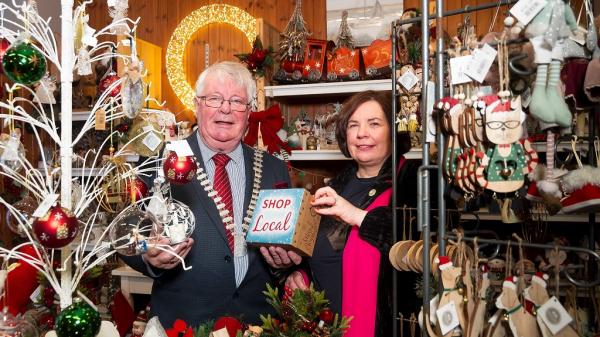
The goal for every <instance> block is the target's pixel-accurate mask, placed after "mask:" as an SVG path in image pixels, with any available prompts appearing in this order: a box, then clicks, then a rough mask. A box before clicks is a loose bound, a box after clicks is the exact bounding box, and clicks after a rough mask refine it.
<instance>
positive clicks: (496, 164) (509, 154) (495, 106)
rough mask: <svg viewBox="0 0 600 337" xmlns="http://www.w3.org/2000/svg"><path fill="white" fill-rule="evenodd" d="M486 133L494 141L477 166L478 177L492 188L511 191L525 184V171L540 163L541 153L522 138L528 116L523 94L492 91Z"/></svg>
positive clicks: (486, 120)
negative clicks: (511, 97)
mask: <svg viewBox="0 0 600 337" xmlns="http://www.w3.org/2000/svg"><path fill="white" fill-rule="evenodd" d="M483 100H484V101H485V102H486V106H487V107H486V109H485V111H486V112H485V135H486V138H487V140H488V141H489V142H490V143H492V144H494V145H493V146H491V147H489V149H488V150H487V152H486V153H485V154H484V155H483V158H482V160H481V165H480V166H479V167H478V168H477V181H478V182H479V184H480V185H481V186H482V187H483V188H485V189H488V190H491V191H494V192H498V193H511V192H515V191H517V190H518V189H519V188H521V187H522V186H523V183H524V178H525V175H526V174H528V173H529V172H530V171H531V170H533V169H534V168H535V167H536V166H537V162H538V157H537V153H536V152H535V151H534V150H533V148H532V147H531V144H530V143H529V141H528V140H527V139H523V140H520V138H521V136H522V134H523V129H522V121H523V120H524V118H523V117H524V116H523V110H522V109H521V98H520V97H517V98H516V99H514V100H508V99H507V98H506V97H499V96H496V95H490V96H486V97H484V98H483Z"/></svg>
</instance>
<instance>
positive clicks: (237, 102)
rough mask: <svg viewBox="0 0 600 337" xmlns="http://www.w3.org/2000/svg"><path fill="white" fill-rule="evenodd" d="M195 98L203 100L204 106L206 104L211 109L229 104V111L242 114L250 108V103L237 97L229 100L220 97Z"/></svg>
mask: <svg viewBox="0 0 600 337" xmlns="http://www.w3.org/2000/svg"><path fill="white" fill-rule="evenodd" d="M197 98H198V99H203V100H204V104H206V106H208V107H211V108H220V107H221V106H222V105H223V102H229V107H230V108H231V110H233V111H239V112H244V111H246V110H247V109H248V107H249V106H250V103H248V102H246V101H245V100H243V99H241V98H238V97H232V98H230V99H225V98H223V97H221V96H218V95H214V96H198V97H197Z"/></svg>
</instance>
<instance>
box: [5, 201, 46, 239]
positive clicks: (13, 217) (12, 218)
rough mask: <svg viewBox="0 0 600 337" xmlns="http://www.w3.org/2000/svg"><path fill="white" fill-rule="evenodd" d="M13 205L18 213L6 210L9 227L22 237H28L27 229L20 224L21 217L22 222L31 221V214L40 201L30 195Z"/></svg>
mask: <svg viewBox="0 0 600 337" xmlns="http://www.w3.org/2000/svg"><path fill="white" fill-rule="evenodd" d="M13 207H14V208H15V209H16V210H17V212H18V215H17V214H13V213H12V212H6V224H7V225H8V228H9V229H10V230H11V231H12V232H13V233H15V234H18V235H19V236H20V237H22V238H26V237H27V233H26V229H25V228H24V227H23V226H22V225H20V224H19V219H18V218H19V217H20V218H21V222H23V223H29V221H30V219H31V215H32V214H33V212H35V210H36V209H37V207H38V202H37V200H35V198H33V197H31V196H30V195H27V196H25V197H24V198H23V199H21V200H19V201H17V202H16V203H14V204H13Z"/></svg>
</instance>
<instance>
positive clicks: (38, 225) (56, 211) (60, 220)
mask: <svg viewBox="0 0 600 337" xmlns="http://www.w3.org/2000/svg"><path fill="white" fill-rule="evenodd" d="M32 227H33V233H34V234H35V236H36V238H37V240H38V242H39V243H40V244H42V245H43V246H44V247H46V248H60V247H64V246H66V245H68V244H69V243H71V241H73V239H75V236H77V230H78V224H77V218H76V217H75V215H73V214H72V213H71V212H70V211H69V210H67V209H64V208H62V207H60V206H54V207H51V208H50V210H49V211H48V212H47V213H46V215H44V216H43V217H41V218H37V219H36V220H35V221H34V222H33V225H32Z"/></svg>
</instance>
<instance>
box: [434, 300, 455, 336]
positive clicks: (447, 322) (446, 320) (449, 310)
mask: <svg viewBox="0 0 600 337" xmlns="http://www.w3.org/2000/svg"><path fill="white" fill-rule="evenodd" d="M435 314H436V315H437V318H438V323H439V326H440V329H441V330H442V335H445V334H447V333H448V332H450V331H452V329H454V328H456V327H457V326H458V325H459V324H460V323H459V322H458V312H457V311H456V305H455V304H454V302H449V303H448V304H446V305H444V306H443V307H441V308H439V309H438V310H436V312H435Z"/></svg>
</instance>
